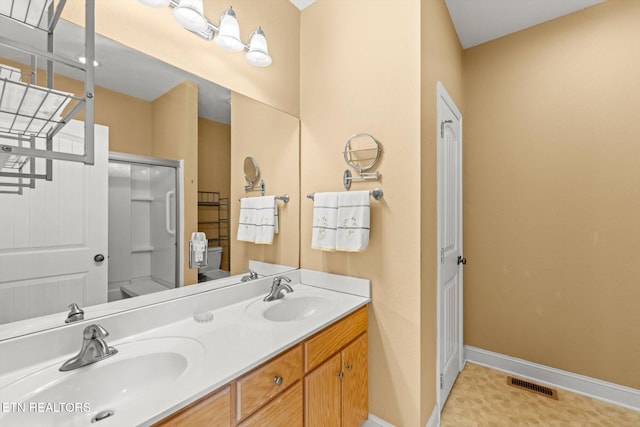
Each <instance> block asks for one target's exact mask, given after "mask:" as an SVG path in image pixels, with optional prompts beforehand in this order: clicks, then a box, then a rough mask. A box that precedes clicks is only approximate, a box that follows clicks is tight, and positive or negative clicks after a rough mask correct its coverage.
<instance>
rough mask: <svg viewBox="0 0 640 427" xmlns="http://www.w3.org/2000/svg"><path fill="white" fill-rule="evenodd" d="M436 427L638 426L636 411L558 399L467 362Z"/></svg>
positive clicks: (571, 397) (565, 396) (566, 395)
mask: <svg viewBox="0 0 640 427" xmlns="http://www.w3.org/2000/svg"><path fill="white" fill-rule="evenodd" d="M440 426H441V427H474V426H477V427H480V426H500V427H502V426H504V427H513V426H544V427H547V426H562V427H587V426H593V427H595V426H602V427H640V412H638V411H634V410H631V409H626V408H622V407H620V406H616V405H613V404H610V403H606V402H602V401H599V400H595V399H591V398H588V397H585V396H581V395H578V394H575V393H571V392H568V391H564V390H562V389H558V400H552V399H549V398H547V397H544V396H538V395H536V394H534V393H531V392H529V391H526V390H519V389H517V388H514V387H510V386H508V385H507V374H505V373H504V372H500V371H496V370H493V369H489V368H485V367H483V366H479V365H475V364H473V363H467V364H466V366H465V368H464V370H463V371H462V372H461V373H460V376H458V379H457V380H456V383H455V385H454V387H453V390H452V391H451V394H450V395H449V399H448V400H447V403H446V405H445V407H444V410H443V411H442V414H441V423H440Z"/></svg>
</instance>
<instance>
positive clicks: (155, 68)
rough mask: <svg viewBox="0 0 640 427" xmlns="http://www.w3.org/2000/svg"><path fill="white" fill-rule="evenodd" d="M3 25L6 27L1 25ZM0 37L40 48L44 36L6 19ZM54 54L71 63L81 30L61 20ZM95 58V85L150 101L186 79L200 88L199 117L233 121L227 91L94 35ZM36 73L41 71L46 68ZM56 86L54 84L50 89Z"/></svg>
mask: <svg viewBox="0 0 640 427" xmlns="http://www.w3.org/2000/svg"><path fill="white" fill-rule="evenodd" d="M5 24H6V25H5ZM0 35H2V36H4V37H7V38H10V39H12V40H19V41H21V42H22V43H24V44H28V45H31V46H35V47H38V48H40V49H43V50H44V48H45V47H46V33H44V32H43V31H33V30H31V29H29V28H28V27H26V26H24V25H20V24H17V23H14V22H12V21H10V20H8V19H3V20H2V25H0ZM54 42H55V47H54V52H55V53H56V54H58V55H60V56H65V57H68V58H75V57H76V56H77V55H80V54H81V53H82V52H83V51H84V48H83V46H84V30H83V29H82V28H81V27H78V26H76V25H73V24H71V23H69V22H67V21H64V20H60V21H59V23H58V26H57V27H56V30H55V32H54ZM0 57H5V58H9V59H12V60H14V61H17V62H21V63H24V64H29V61H30V57H29V56H28V55H26V54H24V53H21V52H18V51H16V50H13V49H9V48H6V47H5V46H2V45H0ZM96 59H97V60H98V61H99V62H100V63H101V64H102V65H101V66H100V67H98V68H96V85H97V86H101V87H103V88H106V89H110V90H113V91H116V92H120V93H124V94H127V95H131V96H133V97H136V98H140V99H144V100H147V101H153V100H154V99H156V98H157V97H159V96H160V95H162V94H164V93H165V92H167V91H168V90H169V89H171V88H173V87H175V86H176V85H178V84H179V83H181V82H183V81H185V80H191V81H193V82H195V83H197V84H198V115H199V116H200V117H204V118H207V119H209V120H213V121H216V122H220V123H225V124H229V123H230V121H231V112H230V109H231V106H230V103H229V102H230V99H231V92H230V91H229V90H228V89H226V88H223V87H221V86H218V85H216V84H215V83H212V82H210V81H207V80H205V79H202V78H200V77H197V76H195V75H193V74H189V73H187V72H186V71H183V70H181V69H179V68H176V67H173V66H171V65H169V64H166V63H164V62H162V61H159V60H157V59H155V58H152V57H150V56H148V55H145V54H143V53H140V52H138V51H136V50H133V49H130V48H128V47H125V46H123V45H121V44H119V43H116V42H114V41H113V40H110V39H107V38H105V37H102V36H100V35H99V34H96ZM38 68H44V63H42V64H39V65H38ZM55 71H56V73H60V74H62V75H65V76H67V77H71V78H75V79H78V80H82V79H83V78H84V75H83V73H81V72H79V71H75V70H73V69H71V68H69V67H66V66H56V68H55ZM54 87H55V85H54Z"/></svg>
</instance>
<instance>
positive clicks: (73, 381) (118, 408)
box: [0, 337, 205, 426]
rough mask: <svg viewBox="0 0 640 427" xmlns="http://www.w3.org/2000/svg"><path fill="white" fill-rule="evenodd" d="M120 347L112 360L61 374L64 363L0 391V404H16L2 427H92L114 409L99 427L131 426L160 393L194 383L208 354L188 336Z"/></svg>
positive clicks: (4, 417)
mask: <svg viewBox="0 0 640 427" xmlns="http://www.w3.org/2000/svg"><path fill="white" fill-rule="evenodd" d="M114 346H115V347H116V348H117V349H118V353H117V354H116V355H114V356H111V357H109V358H107V359H104V360H101V361H99V362H96V363H93V364H91V365H87V366H84V367H82V368H78V369H75V370H72V371H68V372H60V371H58V368H59V367H60V365H61V363H62V362H60V363H56V364H55V365H51V366H48V367H46V368H44V369H41V370H39V371H36V372H34V373H31V374H29V375H27V376H25V377H22V378H20V379H19V380H17V381H14V382H13V383H11V384H8V385H7V386H5V387H3V388H2V389H0V400H1V401H2V402H12V403H13V404H14V408H12V410H11V411H9V412H4V413H1V414H0V425H11V426H14V425H24V426H27V425H29V426H31V425H43V426H44V425H55V426H79V425H88V424H90V423H91V421H92V419H93V418H94V417H95V416H96V415H98V414H101V413H102V414H104V413H108V411H111V412H113V414H112V415H109V416H107V417H106V418H104V419H103V420H102V421H100V422H99V424H98V425H99V426H106V425H126V424H127V420H130V419H132V418H133V417H132V416H133V415H135V414H136V413H137V412H139V411H140V410H141V409H144V408H145V407H146V409H149V405H148V403H149V402H151V403H152V401H153V399H154V395H157V394H158V393H161V394H164V393H171V392H172V391H174V390H175V389H176V387H179V386H180V384H181V383H185V382H188V381H190V378H191V375H190V374H191V373H192V372H197V370H195V368H196V366H197V365H198V364H199V363H200V362H201V360H202V359H203V357H204V354H205V350H204V347H203V346H202V345H201V344H200V343H199V342H198V341H196V340H192V339H188V338H176V337H169V338H156V339H149V340H140V341H134V342H130V343H124V344H120V345H114ZM145 399H146V400H145ZM47 404H51V405H53V406H52V407H50V408H49V407H47V406H46V405H47ZM39 405H40V406H39ZM56 405H57V406H56Z"/></svg>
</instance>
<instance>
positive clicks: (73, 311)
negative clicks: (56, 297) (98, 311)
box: [64, 302, 84, 323]
mask: <svg viewBox="0 0 640 427" xmlns="http://www.w3.org/2000/svg"><path fill="white" fill-rule="evenodd" d="M68 308H69V310H70V311H69V314H67V320H65V321H64V323H71V322H77V321H78V320H84V311H82V309H81V308H80V307H78V304H76V303H75V302H74V303H71V304H69V307H68Z"/></svg>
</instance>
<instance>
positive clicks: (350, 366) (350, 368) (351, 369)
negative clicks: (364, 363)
mask: <svg viewBox="0 0 640 427" xmlns="http://www.w3.org/2000/svg"><path fill="white" fill-rule="evenodd" d="M347 371H353V365H352V364H351V363H349V364H348V365H347Z"/></svg>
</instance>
